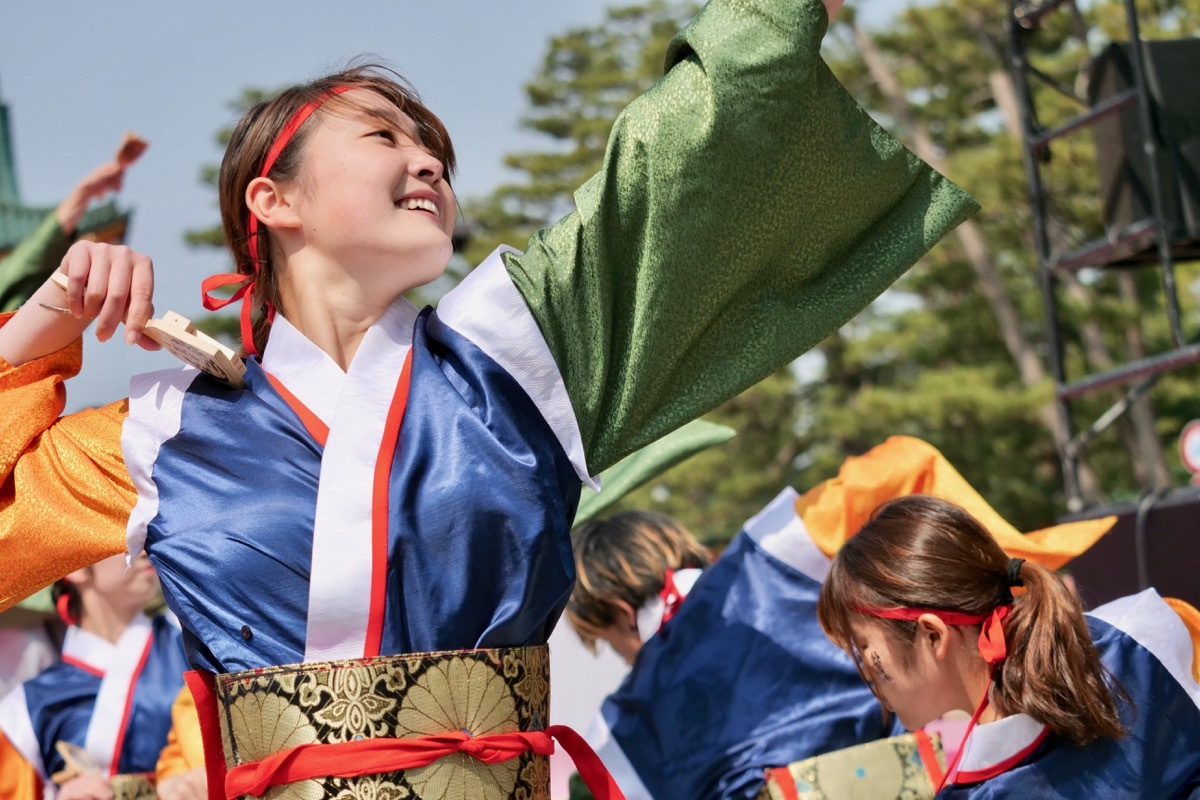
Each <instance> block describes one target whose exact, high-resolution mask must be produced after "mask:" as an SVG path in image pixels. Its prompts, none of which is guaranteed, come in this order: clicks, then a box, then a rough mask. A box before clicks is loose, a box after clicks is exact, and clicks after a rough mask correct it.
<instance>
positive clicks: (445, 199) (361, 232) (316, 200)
mask: <svg viewBox="0 0 1200 800" xmlns="http://www.w3.org/2000/svg"><path fill="white" fill-rule="evenodd" d="M334 103H336V105H335V104H334ZM380 116H383V117H384V118H386V119H387V120H388V122H383V121H382V120H381V119H380ZM312 122H315V123H317V124H316V125H315V126H314V128H313V130H312V131H311V132H310V133H309V135H308V136H307V138H306V140H305V145H304V154H303V166H302V172H301V176H300V178H299V179H298V180H297V181H295V185H294V186H292V187H291V189H289V190H286V191H291V192H292V193H293V196H294V197H295V198H296V202H297V212H298V215H299V218H300V221H301V224H302V227H303V241H304V246H305V247H306V248H310V249H311V250H312V251H313V252H314V253H316V254H319V255H320V256H322V257H324V258H326V259H328V260H330V261H332V262H333V263H335V264H337V265H339V266H340V267H341V268H342V269H344V270H345V271H347V272H349V273H351V274H352V276H353V277H354V278H355V279H356V280H357V281H359V282H360V283H361V284H362V285H364V286H365V287H367V288H368V289H369V290H371V291H379V292H386V293H387V294H388V295H391V296H392V297H393V298H394V297H395V296H397V295H398V294H400V293H401V292H404V291H407V290H408V289H411V288H413V287H415V286H420V285H422V284H425V283H428V282H429V281H432V280H434V279H436V278H437V277H439V276H440V275H441V274H442V272H443V271H444V270H445V268H446V263H447V262H448V261H449V259H450V255H451V253H452V252H453V246H452V244H451V238H450V237H451V234H452V233H453V231H454V222H455V216H456V208H455V198H454V192H453V190H452V189H451V188H450V184H449V183H447V182H446V180H445V176H444V175H443V166H442V163H441V161H439V160H438V159H437V158H436V157H435V156H434V155H432V154H431V153H430V152H429V151H428V150H427V149H426V147H425V146H424V144H423V143H422V142H421V140H420V134H419V133H418V129H417V125H416V123H415V122H413V120H412V119H411V118H410V117H409V116H408V115H406V114H404V113H402V112H401V111H400V110H398V109H397V108H396V107H395V106H393V105H392V104H391V103H389V102H388V101H387V100H385V99H384V98H383V97H382V96H380V95H378V94H376V93H375V92H372V91H369V90H366V89H352V90H350V91H348V92H346V93H344V94H342V95H340V96H339V98H338V99H337V100H336V101H334V102H331V103H330V104H328V105H327V106H326V107H325V109H323V110H322V111H321V112H318V114H317V115H316V116H315V117H314V118H313V120H312Z"/></svg>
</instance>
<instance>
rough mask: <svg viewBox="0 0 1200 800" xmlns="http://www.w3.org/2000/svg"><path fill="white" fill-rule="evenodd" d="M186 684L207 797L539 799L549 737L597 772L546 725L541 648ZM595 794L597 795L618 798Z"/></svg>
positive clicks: (201, 677)
mask: <svg viewBox="0 0 1200 800" xmlns="http://www.w3.org/2000/svg"><path fill="white" fill-rule="evenodd" d="M201 681H207V682H208V684H207V686H206V687H199V689H200V691H197V689H198V686H197V684H198V683H199V682H201ZM188 684H189V687H191V688H192V691H193V694H195V695H196V699H197V704H196V705H197V708H198V709H200V711H201V729H202V734H203V736H204V738H205V754H206V755H205V757H206V761H207V762H208V769H209V785H210V793H211V794H210V796H211V797H214V798H216V797H218V796H219V797H222V798H226V800H232V798H238V797H261V796H267V797H270V798H273V799H274V798H285V797H286V798H291V797H295V798H305V800H325V799H326V798H328V799H329V800H335V799H336V800H351V799H352V798H360V797H361V798H377V799H378V800H391V799H392V798H395V800H400V799H401V798H404V799H405V800H442V799H443V798H445V800H452V799H453V800H458V799H459V798H480V800H548V798H549V796H550V769H549V758H548V756H549V755H550V753H551V752H553V750H554V743H553V741H552V740H551V737H553V738H556V739H558V740H559V741H560V742H561V743H562V744H563V745H564V746H565V747H566V748H567V750H568V752H571V753H572V755H573V756H575V758H576V761H577V766H578V767H579V769H580V774H581V775H584V772H585V769H587V770H588V771H589V772H592V773H593V774H595V768H596V767H597V766H599V760H598V759H596V761H595V764H593V765H585V764H583V763H582V761H586V754H579V753H576V752H573V751H574V745H576V744H578V743H581V742H582V739H580V738H579V737H578V735H577V734H574V732H573V731H570V729H563V728H561V727H547V725H546V722H547V717H548V714H549V704H550V682H549V656H548V651H547V648H546V646H545V645H539V646H532V647H512V648H498V649H492V650H460V651H448V652H437V653H416V654H411V655H401V656H386V657H381V658H371V659H352V660H348V661H335V662H325V663H314V664H295V665H291V666H283V667H271V668H267V669H257V670H249V671H246V672H237V673H229V674H225V675H218V676H215V678H214V677H213V676H211V675H206V674H203V673H190V674H189V675H188ZM205 690H207V691H209V692H211V695H210V696H208V697H204V696H203V695H204V692H205ZM214 713H215V716H216V719H215V720H213V719H212V715H213V714H214ZM206 716H207V717H208V724H207V725H206V724H205V717H206ZM214 722H215V726H214ZM216 726H219V733H218V732H217V731H214V730H213V728H214V727H216ZM205 728H207V729H208V730H205ZM218 736H219V740H218V739H217V737H218ZM575 740H578V741H575ZM584 747H586V745H584ZM214 750H215V751H216V752H217V753H219V754H220V755H219V756H218V757H217V758H215V759H214V758H213V757H212V756H210V755H209V753H210V752H212V751H214ZM581 755H583V756H584V757H583V758H582V759H581V758H580V756H581ZM591 757H592V758H593V759H595V755H594V753H593V754H591ZM214 761H219V762H220V764H219V765H214V763H213V762H214ZM214 766H217V770H216V771H215V772H214ZM221 767H223V769H221ZM599 768H600V770H603V767H599ZM217 773H224V774H223V775H221V774H217ZM585 777H586V776H585ZM603 777H604V778H607V773H606V772H605V773H604V775H603ZM214 781H215V782H216V785H217V786H223V787H224V791H223V792H220V793H218V792H214V791H213V788H214V787H213V784H214ZM607 782H608V784H609V786H605V785H603V784H604V781H600V783H601V785H599V786H598V787H597V788H598V789H599V792H598V793H597V797H601V796H608V797H614V798H616V797H619V796H620V795H619V792H618V793H617V794H612V793H611V792H608V791H606V790H607V789H608V788H612V789H615V784H613V783H612V780H611V778H607ZM593 791H595V790H593Z"/></svg>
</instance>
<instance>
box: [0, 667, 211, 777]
mask: <svg viewBox="0 0 1200 800" xmlns="http://www.w3.org/2000/svg"><path fill="white" fill-rule="evenodd" d="M202 766H204V743H203V742H202V741H201V739H200V718H199V717H198V716H197V715H196V701H195V700H193V699H192V693H191V692H189V691H188V689H187V687H186V686H185V687H183V689H181V690H180V691H179V694H178V695H177V696H176V697H175V703H174V704H173V705H172V706H171V732H170V733H169V734H168V735H167V746H166V747H164V748H163V751H162V752H161V753H160V754H159V756H158V769H157V772H158V782H159V783H162V781H163V779H164V778H173V777H174V776H176V775H182V774H183V773H185V772H190V771H192V770H193V769H195V768H196V767H202ZM0 797H3V795H0Z"/></svg>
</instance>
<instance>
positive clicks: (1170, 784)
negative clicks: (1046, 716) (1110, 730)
mask: <svg viewBox="0 0 1200 800" xmlns="http://www.w3.org/2000/svg"><path fill="white" fill-rule="evenodd" d="M1087 623H1088V629H1089V630H1090V631H1091V634H1092V640H1093V641H1094V642H1095V643H1096V647H1097V649H1098V650H1099V651H1100V658H1101V660H1102V661H1103V662H1104V666H1105V667H1107V668H1108V669H1109V671H1110V672H1111V673H1112V675H1113V677H1114V678H1116V680H1117V681H1118V682H1119V683H1120V684H1121V686H1123V687H1124V689H1125V691H1126V692H1127V693H1128V694H1129V697H1130V699H1131V700H1132V702H1133V705H1132V707H1130V706H1128V705H1122V704H1121V703H1120V701H1118V706H1119V709H1120V712H1121V721H1122V722H1123V723H1124V724H1125V726H1126V730H1127V733H1126V735H1125V736H1124V738H1122V739H1102V740H1100V741H1097V742H1093V743H1092V744H1089V745H1083V746H1077V745H1071V744H1066V743H1064V742H1062V741H1059V740H1056V738H1055V737H1054V735H1053V734H1051V733H1048V732H1047V730H1046V727H1045V726H1044V725H1042V724H1041V723H1039V722H1037V721H1036V720H1033V719H1031V718H1030V717H1028V716H1026V715H1024V714H1017V715H1014V716H1012V717H1005V718H1004V719H1001V720H997V721H996V722H993V723H989V724H987V725H980V726H978V727H976V728H975V729H974V730H973V731H972V732H971V735H970V737H969V738H968V740H967V742H966V744H965V746H964V750H963V756H962V759H961V760H960V762H959V772H958V776H957V778H956V780H955V782H954V783H953V784H951V785H949V786H947V787H946V788H945V789H943V790H942V791H941V793H939V794H938V798H939V800H966V798H970V800H984V799H985V798H986V799H987V800H990V799H991V798H1002V797H1004V798H1008V797H1030V798H1033V797H1036V798H1039V800H1041V798H1047V800H1090V799H1091V798H1104V800H1186V799H1188V798H1195V797H1197V796H1198V795H1200V685H1198V684H1197V683H1196V680H1195V678H1194V677H1193V676H1192V658H1193V647H1192V642H1191V638H1190V637H1189V634H1188V631H1187V628H1186V627H1184V625H1183V623H1182V622H1181V621H1180V619H1179V617H1178V615H1176V614H1175V612H1174V611H1173V610H1172V609H1171V607H1170V606H1169V605H1167V604H1166V603H1165V602H1163V600H1162V598H1160V597H1159V596H1158V594H1157V593H1156V592H1155V591H1154V590H1153V589H1147V590H1146V591H1144V592H1141V593H1140V594H1136V595H1132V596H1130V597H1123V598H1121V599H1119V600H1114V601H1113V602H1111V603H1108V604H1106V605H1103V606H1101V607H1100V608H1097V609H1095V610H1094V611H1092V612H1089V613H1088V614H1087Z"/></svg>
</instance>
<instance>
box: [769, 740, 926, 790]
mask: <svg viewBox="0 0 1200 800" xmlns="http://www.w3.org/2000/svg"><path fill="white" fill-rule="evenodd" d="M930 740H931V743H932V746H933V750H934V753H935V755H936V757H937V759H938V761H939V763H940V762H941V761H942V744H941V738H940V737H937V736H931V737H930ZM941 766H942V767H943V768H944V765H941ZM786 769H787V771H788V772H790V773H791V776H792V780H793V781H794V782H795V784H796V792H795V794H794V795H793V794H788V793H785V791H784V790H783V789H782V788H781V787H780V786H779V784H778V783H777V779H776V777H774V776H772V775H771V774H770V773H768V780H767V783H766V785H765V786H764V787H763V789H762V791H761V792H760V793H759V795H758V800H786V798H788V797H798V798H799V800H841V798H848V797H852V798H855V800H931V798H932V797H933V796H934V794H935V793H936V789H935V787H934V784H933V782H932V781H931V779H930V777H929V773H928V771H927V770H926V768H925V765H924V764H923V763H922V761H921V754H920V751H919V749H918V747H917V738H916V736H914V735H913V734H911V733H906V734H904V735H903V736H894V737H892V738H890V739H880V740H879V741H875V742H867V743H866V744H860V745H856V746H855V747H847V748H845V749H844V750H835V751H834V752H832V753H825V754H823V755H819V756H814V757H812V758H806V759H804V760H803V761H797V762H795V763H794V764H789V765H788V766H787V767H786Z"/></svg>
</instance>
